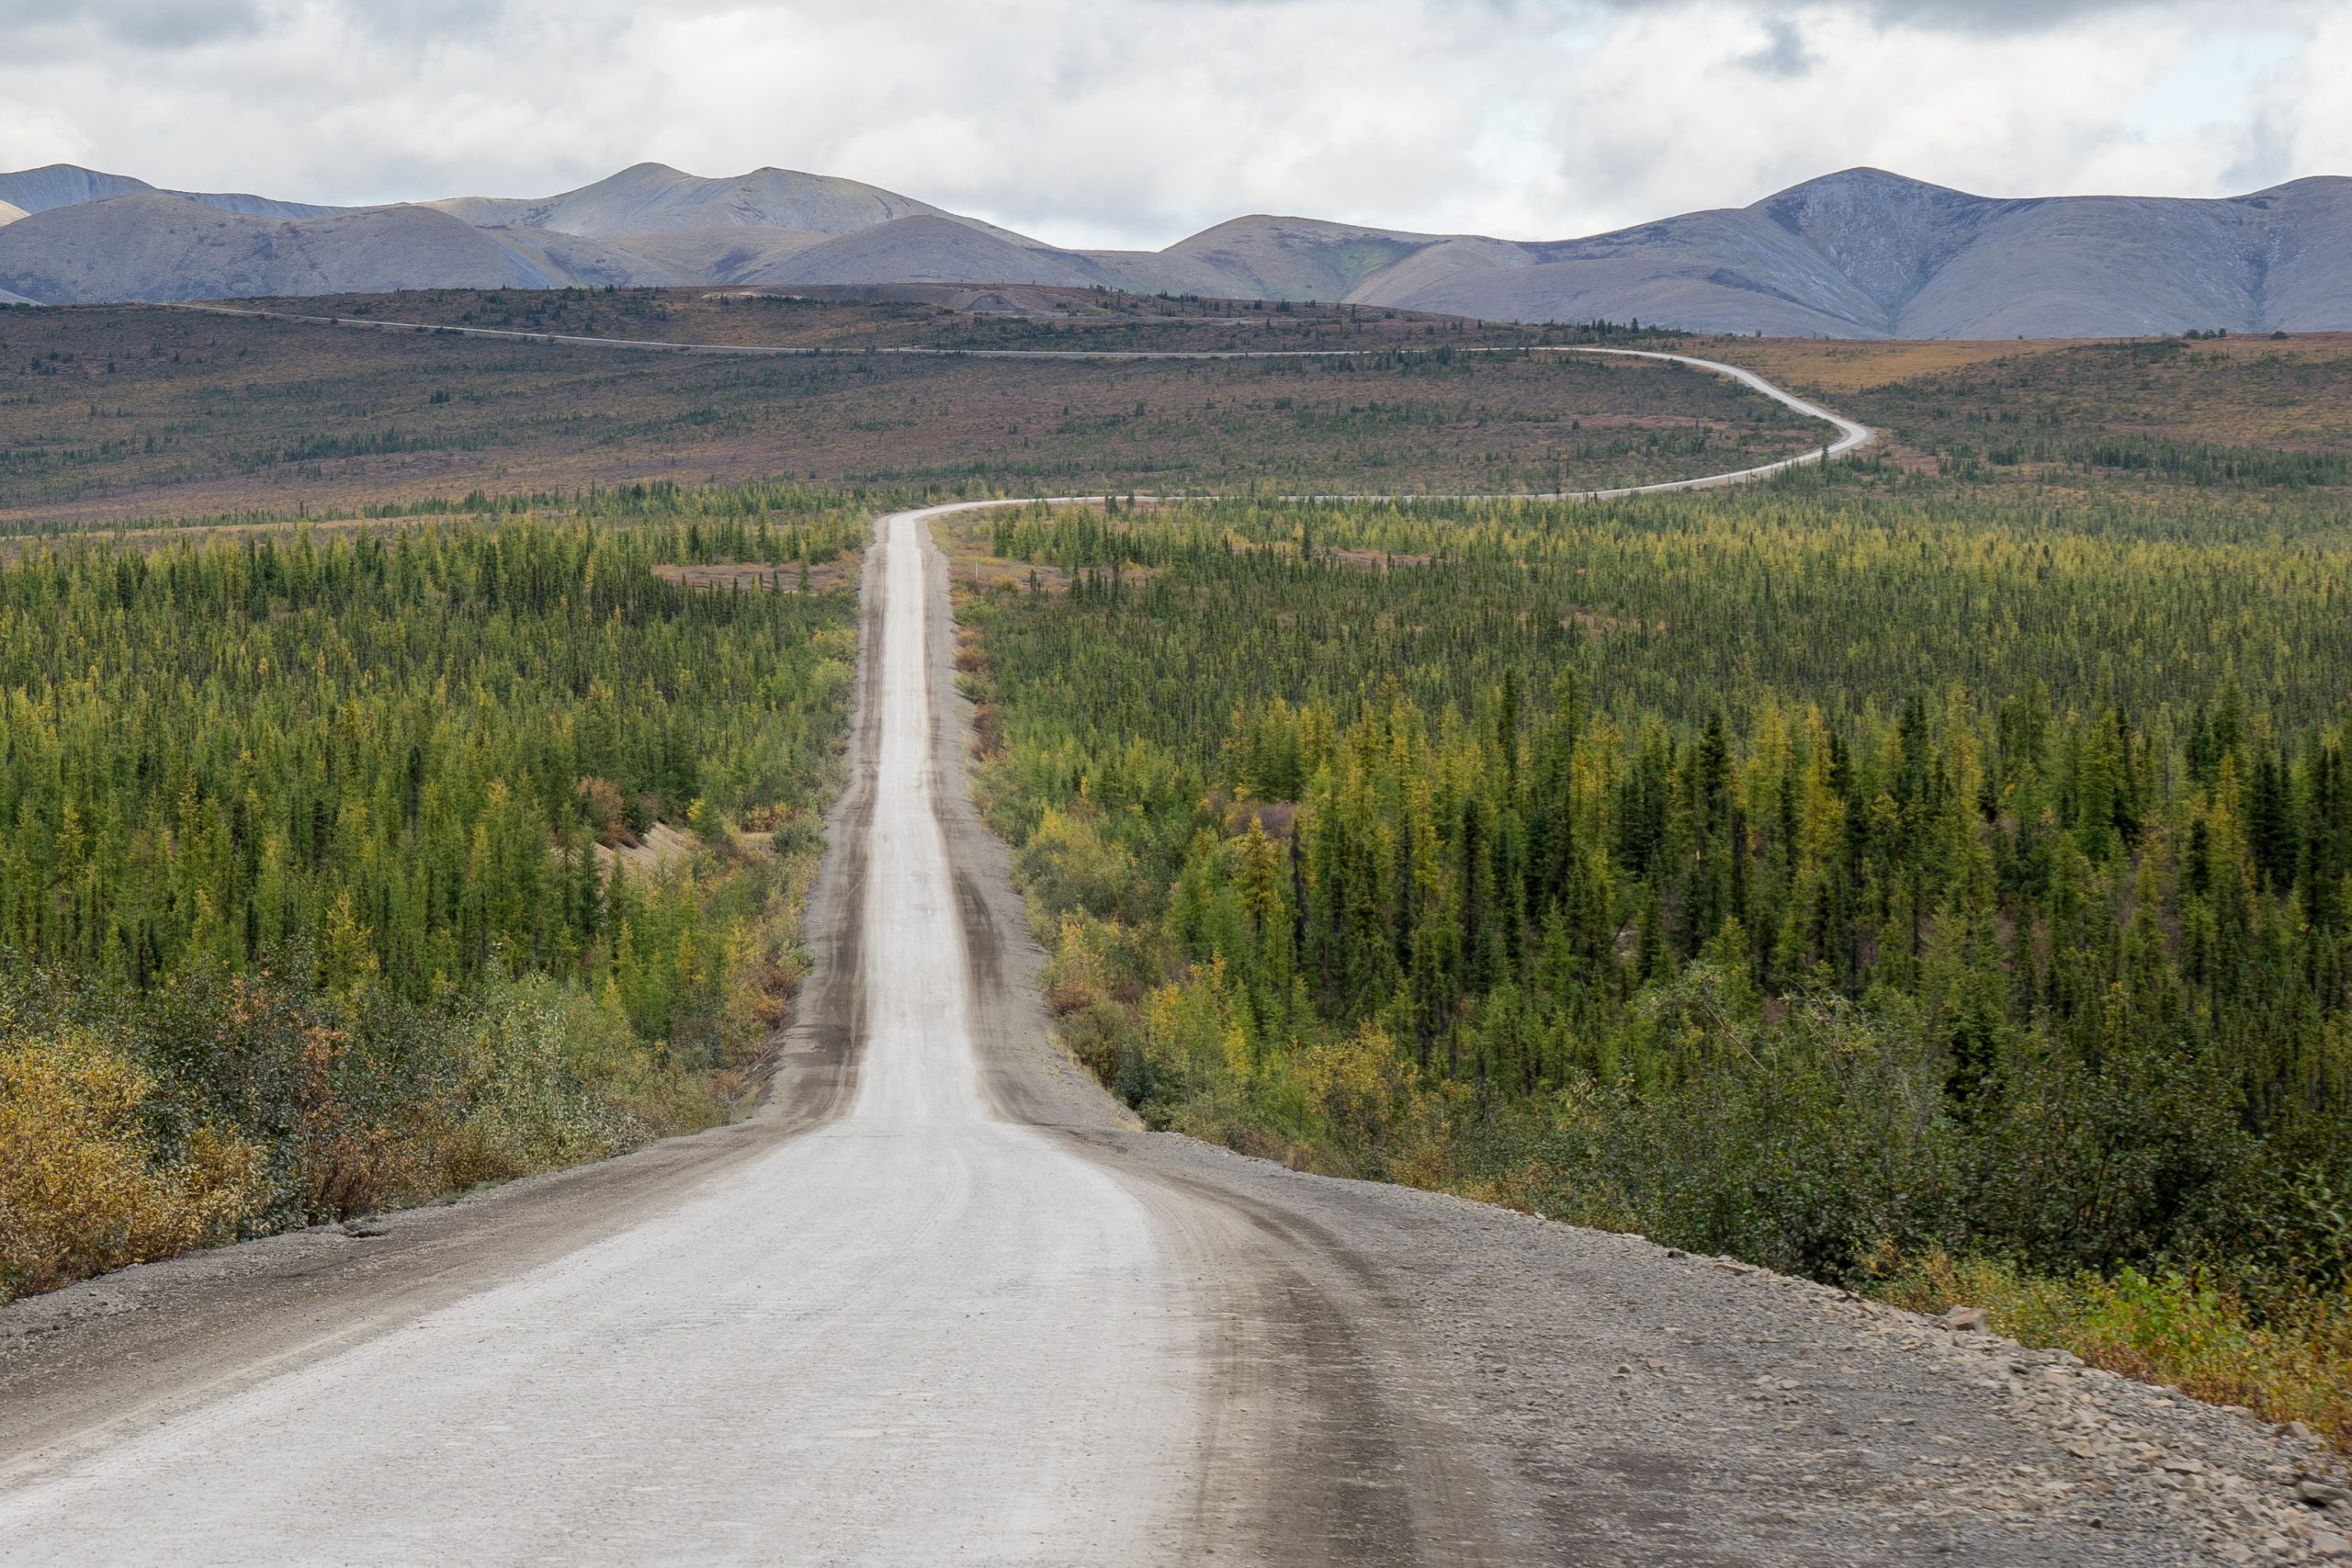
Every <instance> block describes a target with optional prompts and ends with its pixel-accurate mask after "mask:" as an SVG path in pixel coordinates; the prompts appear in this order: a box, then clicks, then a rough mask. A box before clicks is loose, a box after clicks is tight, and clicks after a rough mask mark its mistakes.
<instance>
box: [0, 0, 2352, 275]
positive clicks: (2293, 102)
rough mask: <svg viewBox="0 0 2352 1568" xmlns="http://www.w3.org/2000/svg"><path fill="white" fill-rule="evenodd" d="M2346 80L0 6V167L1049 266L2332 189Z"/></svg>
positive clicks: (2089, 28)
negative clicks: (1140, 254)
mask: <svg viewBox="0 0 2352 1568" xmlns="http://www.w3.org/2000/svg"><path fill="white" fill-rule="evenodd" d="M2347 80H2352V6H2346V5H2343V4H2340V3H2338V4H2322V3H2312V0H2235V3H2231V4H2209V3H2204V0H2147V3H2143V4H2119V3H2113V0H1978V3H1975V4H1969V3H1966V0H1831V3H1823V4H1788V5H1783V4H1776V3H1775V4H1761V5H1758V4H1749V3H1744V0H1345V3H1341V0H964V3H960V4H918V3H912V0H831V3H826V4H810V3H800V0H732V3H729V0H402V3H401V4H398V5H394V4H390V3H388V0H375V3H363V0H79V3H77V4H74V5H61V4H59V3H58V0H0V169H6V168H23V167H28V166H31V165H35V164H47V163H53V162H63V163H75V164H87V165H90V166H92V167H96V168H101V169H106V170H108V171H111V172H115V173H120V174H129V175H138V176H139V177H141V178H142V179H146V180H151V181H153V182H154V183H155V184H157V185H163V186H174V187H177V188H181V189H203V190H218V189H232V190H252V191H259V192H261V193H263V194H266V195H270V196H276V197H286V198H289V199H294V200H307V201H320V202H337V203H348V202H372V201H394V200H405V199H423V198H428V197H437V196H453V195H499V196H539V195H546V194H549V193H552V192H555V191H559V190H563V189H568V188H570V187H571V186H577V185H582V184H584V183H586V182H587V181H589V180H593V179H595V178H598V177H600V176H602V175H606V174H610V173H612V172H613V171H614V170H616V169H618V168H621V167H623V166H625V165H627V164H632V163H635V162H638V161H639V160H641V159H654V160H658V161H660V162H662V163H667V164H675V165H677V166H678V167H680V168H684V169H687V170H690V171H692V172H694V173H696V174H705V175H724V174H737V173H741V172H742V171H744V170H746V169H750V168H755V167H758V166H760V165H762V164H777V165H781V166H783V167H786V168H799V169H809V170H813V171H816V172H819V173H823V174H833V175H848V176H851V177H853V178H856V179H862V180H866V181H870V182H871V183H873V184H876V185H879V186H888V187H889V188H891V189H894V190H898V191H902V192H904V193H906V194H908V195H910V196H915V197H922V198H923V199H925V200H928V201H932V202H936V203H938V204H939V205H941V206H944V207H947V208H950V209H955V210H956V211H961V212H967V213H970V214H973V215H976V216H978V217H982V218H986V219H989V220H992V221H995V222H999V223H1002V224H1004V225H1006V226H1007V227H1010V228H1013V229H1017V230H1020V231H1023V232H1025V233H1030V234H1034V235H1035V236H1037V237H1038V238H1041V239H1046V240H1050V241H1053V242H1056V243H1063V244H1099V245H1137V246H1149V247H1156V246H1159V245H1163V244H1166V243H1169V242H1170V241H1173V240H1176V239H1178V238H1181V237H1182V235H1184V234H1186V233H1189V232H1192V231H1195V230H1198V229H1201V228H1204V227H1205V226H1207V225H1208V224H1211V223H1215V222H1218V221H1221V220H1224V219H1227V218H1230V217H1234V216H1237V215H1238V214H1241V213H1245V212H1258V211H1272V212H1289V213H1305V214H1308V215H1311V216H1315V217H1322V218H1334V219H1343V220H1352V221H1358V222H1365V223H1373V224H1377V225H1380V226H1383V227H1388V228H1401V229H1419V230H1433V231H1478V232H1485V233H1492V234H1501V235H1505V236H1509V237H1511V238H1516V239H1556V238H1565V237H1567V236H1571V235H1576V234H1582V233H1590V232H1594V231H1600V230H1603V229H1608V228H1613V227H1617V226H1620V225H1623V224H1626V223H1633V222H1638V221H1641V220H1645V219H1649V218H1657V217H1663V216H1666V215H1668V214H1670V213H1674V212H1679V211H1685V210H1689V209H1694V208H1702V207H1716V206H1734V205H1740V204H1744V203H1746V202H1748V201H1752V200H1754V199H1756V198H1757V197H1761V196H1764V195H1766V194H1768V193H1770V192H1771V191H1773V190H1777V189H1779V188H1781V187H1782V186H1788V185H1792V184H1794V183H1795V182H1797V181H1799V180H1803V179H1807V178H1810V177H1812V176H1814V175H1821V174H1826V173H1828V172H1830V171H1832V170H1835V169H1840V168H1845V167H1849V166H1850V165H1853V164H1876V165H1878V166H1880V167H1883V168H1889V169H1893V170H1895V171H1897V172H1899V173H1902V174H1906V175H1914V176H1917V177H1918V178H1921V179H1928V180H1933V181H1936V182H1938V183H1939V184H1944V185H1951V186H1960V187H1962V188H1963V189H1968V190H1973V191H1979V192H1982V193H1985V194H1987V195H2001V196H2026V195H2057V194H2069V193H2078V192H2088V191H2126V192H2131V193H2133V194H2140V195H2165V196H2218V195H2231V194H2236V193H2239V192H2242V191H2245V190H2251V189H2255V188H2257V187H2259V186H2265V185H2270V184H2276V183H2278V182H2279V181H2282V180H2287V179H2291V178H2295V177H2298V176H2301V175H2314V174H2352V87H2347V85H2346V83H2347Z"/></svg>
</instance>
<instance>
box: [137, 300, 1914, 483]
mask: <svg viewBox="0 0 2352 1568" xmlns="http://www.w3.org/2000/svg"><path fill="white" fill-rule="evenodd" d="M165 309H168V310H202V311H207V312H209V313H211V314H214V315H221V316H257V317H260V318H262V319H264V320H267V321H294V322H299V323H301V324H304V325H309V326H322V327H351V328H356V329H357V330H359V331H362V332H379V333H440V334H443V335H446V336H454V337H486V338H507V339H511V340H514V341H516V342H521V343H544V344H560V345H562V346H565V347H568V348H611V349H632V350H638V351H640V352H652V353H662V354H706V355H734V356H737V357H742V356H747V355H748V356H753V357H757V356H763V355H766V356H775V357H790V358H808V357H811V356H815V355H826V354H838V353H842V352H844V351H842V350H839V349H828V348H820V347H808V348H802V347H791V346H786V345H780V344H724V343H671V342H666V341H662V340H660V339H653V338H608V337H582V336H580V335H578V334H576V333H531V332H517V331H515V329H513V328H511V327H457V326H443V325H439V324H437V323H434V322H428V321H378V320H376V319H374V318H372V317H359V316H306V315H300V314H297V313H295V312H292V311H287V310H250V309H247V308H245V307H243V306H238V305H192V304H175V305H169V306H166V307H165ZM871 352H874V353H876V354H903V355H928V356H936V357H941V358H962V359H1049V360H1050V359H1075V360H1102V361H1106V362H1112V363H1120V362H1125V361H1129V360H1146V359H1210V360H1215V359H1351V358H1356V357H1359V356H1362V355H1371V354H1389V353H1396V352H1400V351H1398V350H1393V349H1365V348H1268V349H1251V348H1224V349H1172V348H1171V349H1149V348H937V347H930V346H925V345H920V344H909V345H901V346H898V347H891V348H879V349H875V350H873V351H871ZM1453 352H1454V353H1456V354H1485V355H1512V354H1599V355H1616V356H1619V357H1622V358H1627V359H1657V360H1663V361H1666V362H1667V363H1668V364H1672V365H1687V366H1689V367H1691V368H1692V369H1694V370H1705V371H1709V372H1711V373H1713V374H1714V375H1717V376H1724V377H1728V378H1730V379H1732V380H1734V381H1737V382H1738V383H1740V384H1741V385H1742V386H1744V387H1747V389H1750V390H1751V391H1756V392H1760V393H1762V394H1763V395H1764V396H1765V397H1768V398H1770V399H1771V400H1773V401H1774V402H1776V403H1779V404H1781V406H1782V407H1784V408H1789V409H1793V410H1794V411H1795V412H1798V413H1801V414H1803V415H1804V416H1805V417H1806V418H1808V419H1817V420H1820V421H1822V422H1823V423H1826V424H1828V425H1829V426H1831V427H1832V428H1833V429H1834V430H1835V431H1836V432H1837V435H1836V439H1834V440H1831V441H1826V442H1824V443H1823V444H1822V445H1821V446H1816V447H1809V448H1807V449H1806V450H1805V451H1803V452H1799V453H1797V454H1795V455H1794V456H1792V457H1782V458H1780V459H1779V460H1777V461H1775V462H1770V463H1760V464H1758V465H1757V466H1755V467H1753V468H1735V469H1732V470H1731V471H1729V472H1726V473H1720V474H1702V475H1701V476H1699V477H1698V478H1696V479H1662V480H1659V481H1657V483H1654V484H1642V485H1626V486H1623V487H1621V488H1619V489H1615V490H1584V491H1529V492H1524V493H1496V494H1480V495H1445V496H1430V495H1424V496H1391V495H1359V494H1338V493H1335V494H1330V495H1312V496H1293V497H1287V498H1285V499H1289V500H1301V501H1412V500H1419V501H1610V500H1614V499H1616V498H1617V497H1620V496H1628V495H1662V494H1666V493H1668V492H1669V491H1691V490H1714V489H1717V488H1719V487H1721V486H1724V485H1736V484H1746V483H1747V482H1749V481H1750V480H1753V479H1770V477H1771V476H1772V475H1774V474H1777V473H1780V472H1781V471H1782V470H1783V469H1787V468H1802V467H1804V465H1805V464H1807V463H1818V462H1822V461H1824V460H1825V459H1827V458H1831V457H1844V456H1846V455H1847V454H1848V453H1849V452H1858V451H1860V450H1861V449H1862V448H1863V447H1865V446H1870V445H1871V443H1872V442H1874V441H1876V440H1877V439H1878V432H1876V431H1875V430H1872V429H1871V427H1870V426H1869V425H1867V424H1863V423H1860V421H1859V420H1853V419H1849V418H1847V417H1846V416H1845V415H1844V414H1841V413H1837V412H1833V411H1831V410H1829V409H1826V408H1824V407H1822V406H1821V405H1820V404H1819V403H1816V402H1814V401H1812V400H1809V399H1805V398H1801V397H1799V396H1797V395H1796V394H1795V393H1794V392H1792V391H1790V390H1788V389H1786V388H1783V387H1780V386H1776V385H1774V384H1773V383H1772V382H1770V381H1768V380H1766V379H1765V378H1763V377H1761V376H1759V375H1758V374H1757V373H1756V372H1755V371H1753V370H1749V369H1747V368H1746V367H1742V366H1737V365H1728V364H1725V363H1724V362H1723V361H1722V360H1719V359H1702V358H1700V357H1698V356H1697V355H1689V354H1669V353H1667V352H1666V351H1665V350H1663V349H1646V348H1604V347H1600V346H1599V345H1598V344H1525V345H1502V346H1494V347H1487V346H1474V347H1467V348H1457V349H1454V350H1453ZM1052 499H1054V500H1057V501H1062V500H1069V501H1079V500H1092V501H1099V500H1101V499H1102V498H1101V497H1099V496H1091V497H1080V496H1071V497H1055V498H1052Z"/></svg>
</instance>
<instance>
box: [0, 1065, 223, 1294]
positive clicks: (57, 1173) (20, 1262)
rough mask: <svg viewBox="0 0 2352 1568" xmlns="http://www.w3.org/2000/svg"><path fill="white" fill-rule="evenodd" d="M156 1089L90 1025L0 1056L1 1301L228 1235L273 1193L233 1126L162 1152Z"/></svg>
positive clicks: (198, 1135)
mask: <svg viewBox="0 0 2352 1568" xmlns="http://www.w3.org/2000/svg"><path fill="white" fill-rule="evenodd" d="M152 1087H153V1086H152V1084H151V1083H150V1081H149V1079H148V1077H147V1075H146V1074H145V1073H143V1072H141V1070H140V1069H139V1068H137V1067H136V1066H132V1065H131V1064H130V1063H128V1062H126V1061H124V1060H123V1059H122V1058H121V1057H120V1056H119V1055H115V1054H114V1053H113V1052H112V1051H110V1050H108V1049H107V1047H106V1045H105V1044H104V1043H101V1042H99V1041H97V1040H96V1039H95V1038H93V1037H92V1036H90V1035H88V1034H85V1033H78V1032H76V1033H68V1034H64V1035H60V1036H57V1037H55V1038H51V1039H36V1040H29V1041H21V1042H18V1043H15V1044H13V1045H11V1046H10V1047H9V1048H8V1049H7V1050H6V1051H5V1052H0V1299H5V1298H6V1296H8V1295H12V1294H21V1293H24V1292H31V1291H45V1290H51V1289H54V1288H55V1287H56V1286H58V1285H61V1284H64V1283H66V1282H68V1281H70V1280H77V1279H80V1278H82V1277H84V1276H85V1275H89V1274H95V1273H97V1272H99V1271H101V1270H104V1269H119V1268H121V1267H123V1266H124V1265H126V1264H130V1263H141V1262H145V1261H147V1260H149V1259H151V1258H164V1257H168V1256H169V1255H171V1254H172V1253H175V1252H179V1251H183V1250H185V1249H187V1248H188V1247H198V1246H202V1245H204V1244H206V1243H208V1242H212V1241H217V1240H221V1239H225V1238H226V1237H228V1236H230V1235H233V1234H234V1233H235V1231H236V1228H237V1224H238V1222H239V1221H241V1220H243V1218H244V1217H245V1216H246V1215H247V1214H249V1213H253V1212H254V1211H255V1210H256V1209H257V1208H259V1207H260V1205H261V1204H262V1202H263V1201H265V1200H266V1185H265V1182H264V1180H263V1173H262V1168H261V1155H260V1151H259V1150H257V1149H256V1148H254V1145H252V1144H250V1143H247V1142H246V1141H245V1140H243V1138H240V1137H238V1136H236V1135H235V1134H232V1133H229V1132H225V1131H223V1130H220V1129H218V1128H214V1127H209V1126H208V1127H202V1128H198V1130H197V1132H196V1133H195V1134H193V1135H192V1136H191V1137H190V1138H189V1139H188V1142H187V1154H186V1155H185V1156H184V1157H183V1158H181V1159H180V1160H178V1161H176V1162H173V1163H165V1162H164V1161H162V1160H161V1159H159V1157H158V1155H157V1151H156V1150H155V1148H154V1147H153V1145H152V1143H151V1142H150V1140H149V1139H148V1137H147V1134H146V1130H145V1128H144V1127H143V1126H141V1122H140V1119H139V1112H140V1109H141V1105H142V1104H143V1103H144V1102H145V1100H146V1099H147V1096H148V1093H149V1091H150V1089H152Z"/></svg>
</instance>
